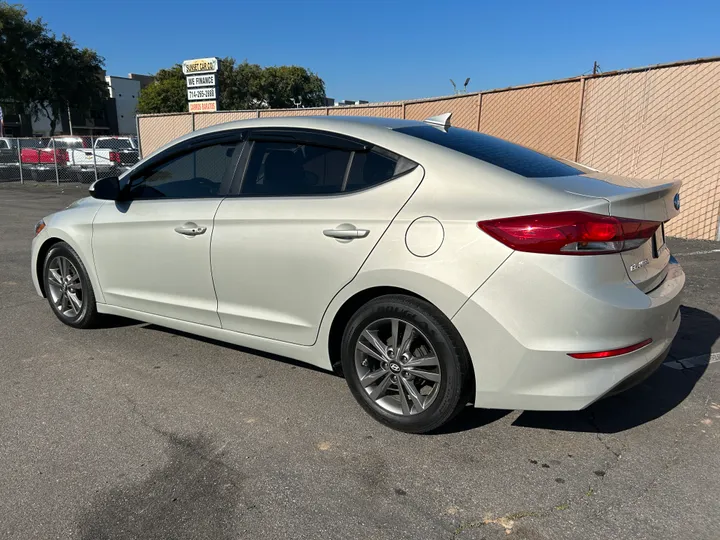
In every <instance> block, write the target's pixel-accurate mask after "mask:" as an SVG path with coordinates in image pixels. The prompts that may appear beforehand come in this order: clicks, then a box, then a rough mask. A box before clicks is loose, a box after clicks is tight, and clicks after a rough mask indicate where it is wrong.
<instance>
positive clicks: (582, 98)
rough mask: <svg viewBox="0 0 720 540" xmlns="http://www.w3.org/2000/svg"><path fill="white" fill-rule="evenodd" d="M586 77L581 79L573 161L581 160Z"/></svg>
mask: <svg viewBox="0 0 720 540" xmlns="http://www.w3.org/2000/svg"><path fill="white" fill-rule="evenodd" d="M585 80H586V79H585V77H580V103H579V104H578V117H577V128H576V131H575V157H574V158H573V161H577V160H578V159H580V129H581V128H582V115H583V105H584V102H585Z"/></svg>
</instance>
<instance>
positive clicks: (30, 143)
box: [0, 135, 139, 184]
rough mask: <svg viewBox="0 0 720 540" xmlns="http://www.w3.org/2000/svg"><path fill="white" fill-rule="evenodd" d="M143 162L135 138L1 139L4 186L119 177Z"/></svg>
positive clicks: (70, 136) (0, 176)
mask: <svg viewBox="0 0 720 540" xmlns="http://www.w3.org/2000/svg"><path fill="white" fill-rule="evenodd" d="M138 160H139V152H138V144H137V138H136V137H134V136H101V135H87V136H86V135H77V136H73V135H63V136H58V137H33V138H10V137H2V138H0V182H20V183H25V182H47V183H55V184H61V183H66V182H76V183H83V184H90V183H92V182H94V181H95V180H97V179H98V178H104V177H106V176H119V175H120V174H122V173H123V172H125V171H127V170H128V169H129V168H130V167H132V166H133V165H134V164H135V163H137V162H138Z"/></svg>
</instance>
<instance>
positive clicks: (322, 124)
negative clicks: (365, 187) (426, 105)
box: [191, 116, 424, 135]
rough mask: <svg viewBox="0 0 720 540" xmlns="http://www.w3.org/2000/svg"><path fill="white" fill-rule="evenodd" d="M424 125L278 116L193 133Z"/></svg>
mask: <svg viewBox="0 0 720 540" xmlns="http://www.w3.org/2000/svg"><path fill="white" fill-rule="evenodd" d="M417 125H424V123H423V122H420V121H417V120H402V119H399V118H381V117H377V116H278V117H273V118H252V119H248V120H235V121H233V122H227V123H224V124H217V125H214V126H210V127H207V128H204V129H199V130H197V131H194V132H192V134H191V135H199V134H201V133H212V132H215V131H225V130H228V129H241V128H262V127H277V128H281V127H290V128H305V129H319V130H324V131H336V132H339V133H347V134H350V132H351V131H355V130H357V129H359V130H361V131H366V130H367V129H368V128H370V129H377V130H382V131H384V130H388V129H392V130H394V129H399V128H403V127H410V126H417Z"/></svg>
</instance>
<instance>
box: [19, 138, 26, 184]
mask: <svg viewBox="0 0 720 540" xmlns="http://www.w3.org/2000/svg"><path fill="white" fill-rule="evenodd" d="M17 142H18V149H17V150H18V166H19V167H20V184H24V183H25V182H24V181H23V175H22V149H21V148H20V146H22V139H18V140H17Z"/></svg>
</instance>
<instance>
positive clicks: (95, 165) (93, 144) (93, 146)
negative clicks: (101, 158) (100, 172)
mask: <svg viewBox="0 0 720 540" xmlns="http://www.w3.org/2000/svg"><path fill="white" fill-rule="evenodd" d="M90 151H91V152H92V155H93V170H94V171H95V181H96V182H97V179H98V177H97V155H96V154H95V141H93V136H92V135H90Z"/></svg>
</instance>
